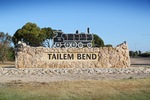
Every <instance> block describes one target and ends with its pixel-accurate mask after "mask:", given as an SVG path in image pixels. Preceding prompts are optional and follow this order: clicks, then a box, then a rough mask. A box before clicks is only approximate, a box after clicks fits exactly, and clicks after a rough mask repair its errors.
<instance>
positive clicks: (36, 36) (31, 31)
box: [12, 22, 46, 46]
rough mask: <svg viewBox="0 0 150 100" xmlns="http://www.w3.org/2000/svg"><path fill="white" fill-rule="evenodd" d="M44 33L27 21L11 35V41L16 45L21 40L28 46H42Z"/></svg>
mask: <svg viewBox="0 0 150 100" xmlns="http://www.w3.org/2000/svg"><path fill="white" fill-rule="evenodd" d="M45 39H46V34H45V33H44V32H41V29H40V28H39V27H38V26H37V25H36V24H35V23H30V22H28V23H27V24H25V25H24V26H23V27H22V28H21V29H18V30H17V31H16V32H15V34H14V36H13V37H12V40H13V43H14V45H15V46H17V43H18V41H23V42H25V43H26V44H28V45H30V46H42V42H43V41H44V40H45Z"/></svg>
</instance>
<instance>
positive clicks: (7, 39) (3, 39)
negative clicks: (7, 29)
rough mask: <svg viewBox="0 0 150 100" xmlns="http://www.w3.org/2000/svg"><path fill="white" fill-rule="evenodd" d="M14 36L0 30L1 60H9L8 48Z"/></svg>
mask: <svg viewBox="0 0 150 100" xmlns="http://www.w3.org/2000/svg"><path fill="white" fill-rule="evenodd" d="M11 39H12V37H11V36H10V35H8V33H6V34H5V33H3V32H0V60H1V61H2V62H4V61H7V53H8V48H9V47H10V44H11Z"/></svg>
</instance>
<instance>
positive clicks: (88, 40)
mask: <svg viewBox="0 0 150 100" xmlns="http://www.w3.org/2000/svg"><path fill="white" fill-rule="evenodd" d="M92 41H93V34H90V33H89V28H87V33H78V31H76V33H74V34H64V33H63V32H61V31H57V32H56V36H54V37H53V46H54V47H56V48H60V47H66V48H77V47H78V48H83V47H84V46H87V47H88V48H91V47H92Z"/></svg>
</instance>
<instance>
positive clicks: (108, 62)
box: [16, 43, 130, 68]
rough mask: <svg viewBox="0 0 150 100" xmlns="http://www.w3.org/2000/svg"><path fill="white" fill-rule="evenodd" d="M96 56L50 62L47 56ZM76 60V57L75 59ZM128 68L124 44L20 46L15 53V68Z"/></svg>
mask: <svg viewBox="0 0 150 100" xmlns="http://www.w3.org/2000/svg"><path fill="white" fill-rule="evenodd" d="M51 53H52V54H78V53H80V54H96V55H97V58H96V59H94V60H93V59H92V60H88V59H86V60H84V59H81V60H69V59H65V60H55V59H53V60H51V59H49V54H51ZM75 58H76V57H75ZM126 67H130V57H129V50H128V46H127V44H126V43H122V44H120V45H118V46H116V47H100V48H44V47H30V46H27V45H23V44H21V46H20V47H19V48H17V52H16V68H126Z"/></svg>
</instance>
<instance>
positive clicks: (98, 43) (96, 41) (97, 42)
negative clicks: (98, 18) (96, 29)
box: [93, 34, 104, 47]
mask: <svg viewBox="0 0 150 100" xmlns="http://www.w3.org/2000/svg"><path fill="white" fill-rule="evenodd" d="M93 36H94V41H93V44H94V46H96V47H103V46H104V41H103V40H102V39H101V38H100V37H99V36H98V35H96V34H93Z"/></svg>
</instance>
